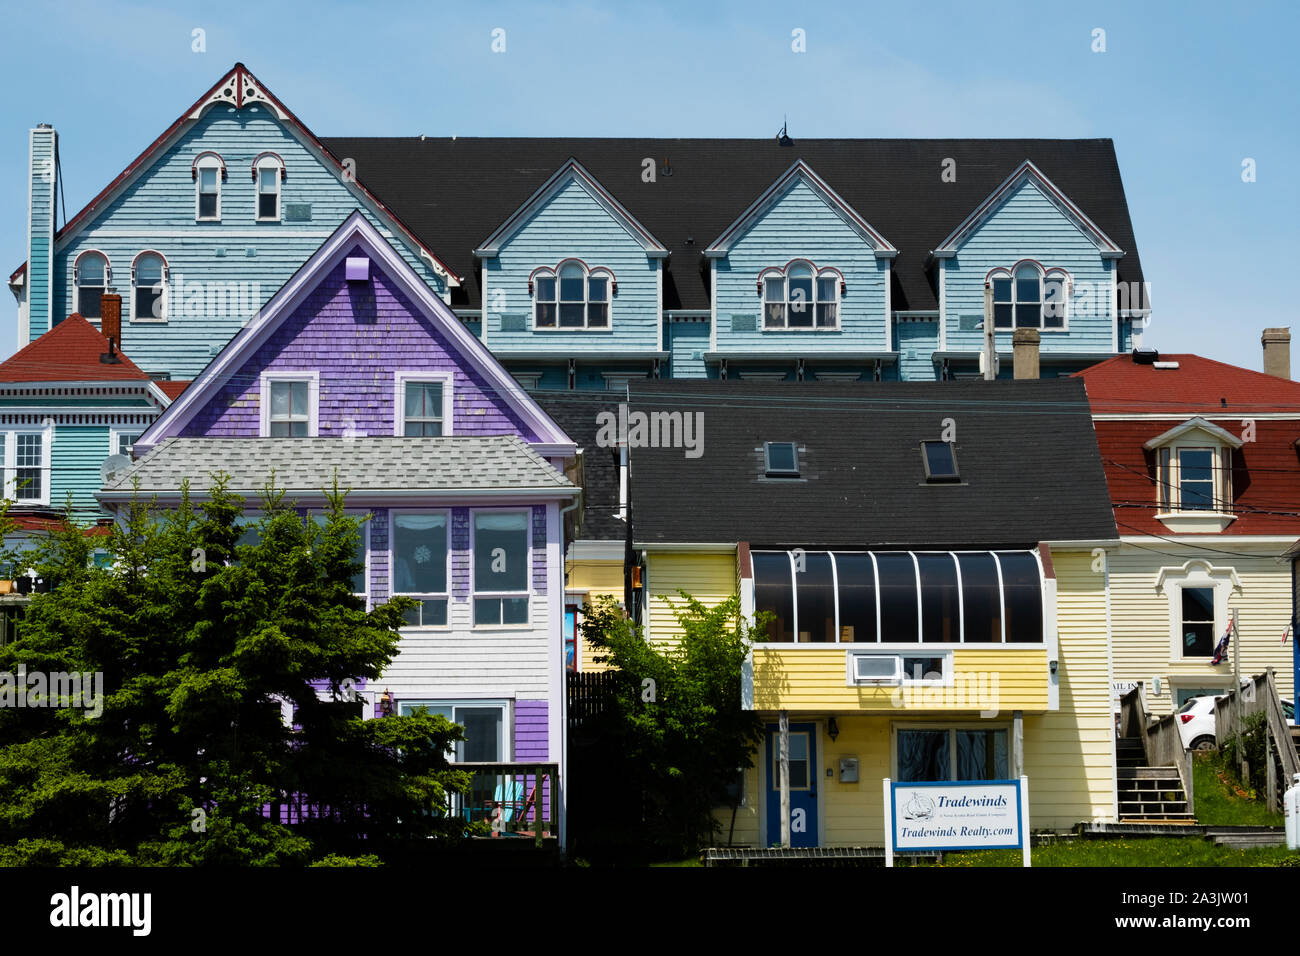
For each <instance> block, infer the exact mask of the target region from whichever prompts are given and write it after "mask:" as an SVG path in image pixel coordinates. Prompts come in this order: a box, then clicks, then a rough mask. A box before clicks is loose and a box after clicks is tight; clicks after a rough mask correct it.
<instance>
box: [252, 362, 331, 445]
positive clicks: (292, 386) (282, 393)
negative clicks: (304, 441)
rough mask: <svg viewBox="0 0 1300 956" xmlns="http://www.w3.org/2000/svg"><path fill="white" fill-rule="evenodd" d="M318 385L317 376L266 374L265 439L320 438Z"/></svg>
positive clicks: (263, 389)
mask: <svg viewBox="0 0 1300 956" xmlns="http://www.w3.org/2000/svg"><path fill="white" fill-rule="evenodd" d="M319 381H320V378H319V375H318V373H316V372H265V373H263V375H262V395H261V399H262V437H263V438H314V437H315V436H316V435H317V434H319V432H318V431H317V407H318V392H319Z"/></svg>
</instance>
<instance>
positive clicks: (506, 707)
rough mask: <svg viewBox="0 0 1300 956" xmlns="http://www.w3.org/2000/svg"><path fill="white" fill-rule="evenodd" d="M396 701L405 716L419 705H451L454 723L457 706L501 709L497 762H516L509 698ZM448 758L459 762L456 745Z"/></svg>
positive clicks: (401, 714) (398, 710)
mask: <svg viewBox="0 0 1300 956" xmlns="http://www.w3.org/2000/svg"><path fill="white" fill-rule="evenodd" d="M396 703H397V707H396V713H397V714H398V715H399V716H403V717H404V716H407V715H408V714H409V713H410V712H411V711H413V710H415V708H417V707H427V708H429V709H430V710H433V709H434V708H435V707H450V708H451V714H452V716H451V718H450V719H451V722H452V723H455V722H456V708H457V707H480V708H484V709H486V708H489V707H495V708H497V709H498V710H500V711H501V740H500V747H499V750H500V752H501V759H500V760H498V761H495V762H496V763H513V762H514V759H515V757H514V749H515V748H514V737H515V726H514V717H513V714H512V712H511V711H512V709H513V708H511V706H510V701H509V700H505V699H503V698H499V697H494V698H490V699H488V700H472V699H471V700H466V699H464V698H457V699H450V700H449V699H446V698H423V697H418V698H413V699H406V700H398V701H397V702H396ZM461 726H462V727H463V726H464V725H463V724H462V725H461ZM447 759H448V760H449V761H450V762H451V763H456V762H457V760H456V751H455V749H454V746H453V749H452V751H451V752H450V753H449V754H448V756H447Z"/></svg>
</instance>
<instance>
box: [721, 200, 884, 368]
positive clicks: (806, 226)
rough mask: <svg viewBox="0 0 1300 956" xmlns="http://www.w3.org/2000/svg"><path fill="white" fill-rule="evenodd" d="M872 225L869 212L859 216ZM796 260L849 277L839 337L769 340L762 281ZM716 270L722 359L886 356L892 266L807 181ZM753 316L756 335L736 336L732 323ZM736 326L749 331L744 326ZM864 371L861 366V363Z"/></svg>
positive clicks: (774, 335)
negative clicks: (769, 271) (786, 354)
mask: <svg viewBox="0 0 1300 956" xmlns="http://www.w3.org/2000/svg"><path fill="white" fill-rule="evenodd" d="M858 211H859V212H860V213H861V214H862V215H863V216H864V217H866V218H867V219H868V220H870V218H871V210H869V209H866V210H858ZM794 258H805V259H810V260H811V261H812V262H813V263H814V264H815V265H816V266H817V267H818V268H819V269H820V268H823V267H826V266H834V267H835V268H837V269H839V270H840V271H841V272H843V273H844V280H845V286H846V289H845V291H844V293H843V295H842V297H841V304H840V329H839V331H835V332H764V331H762V304H763V303H762V298H761V297H760V295H759V293H758V274H759V272H760V271H762V270H763V269H765V268H767V267H768V266H777V267H783V266H784V265H785V264H786V263H787V262H789V261H790V260H791V259H794ZM717 266H718V307H717V315H716V321H717V323H718V336H717V349H718V351H720V352H775V351H784V350H787V349H794V350H796V351H792V352H791V357H792V358H793V357H795V356H796V354H797V352H798V351H801V350H806V351H808V352H831V351H844V350H853V351H884V350H885V349H887V348H888V347H889V346H888V343H887V342H886V341H885V326H886V323H885V288H886V283H887V282H888V281H889V260H888V259H877V258H876V257H875V254H874V253H873V251H872V249H871V246H870V245H869V244H868V243H867V242H866V241H865V240H864V239H863V238H862V237H861V236H859V235H858V234H857V233H856V232H854V231H853V230H852V229H850V228H849V227H848V225H846V224H845V222H844V220H843V219H842V218H840V216H839V215H838V213H836V211H835V210H834V209H832V208H831V207H830V206H829V205H827V203H826V201H825V200H823V199H822V198H821V196H820V195H818V193H816V192H815V191H814V190H813V189H811V188H810V187H809V186H808V185H807V183H805V182H804V181H803V180H796V181H795V183H794V184H793V185H792V186H791V187H790V189H788V190H787V191H786V193H785V194H784V195H783V196H782V197H781V198H780V199H779V200H777V202H776V203H775V204H774V205H773V206H772V207H771V208H770V209H768V210H767V212H766V213H765V214H764V215H763V216H762V217H761V218H760V219H759V220H758V221H757V222H755V223H753V225H751V226H750V228H749V229H748V230H747V231H746V233H745V234H744V235H743V236H741V237H740V238H739V239H738V240H737V241H736V242H735V244H734V245H733V246H732V247H731V250H730V252H729V254H728V255H727V257H726V258H725V259H720V260H718V262H717ZM734 315H741V316H751V317H752V323H753V329H754V331H735V330H733V328H732V322H733V319H732V316H734ZM736 324H737V325H743V324H745V323H744V322H743V321H741V322H737V323H736ZM859 364H860V363H859Z"/></svg>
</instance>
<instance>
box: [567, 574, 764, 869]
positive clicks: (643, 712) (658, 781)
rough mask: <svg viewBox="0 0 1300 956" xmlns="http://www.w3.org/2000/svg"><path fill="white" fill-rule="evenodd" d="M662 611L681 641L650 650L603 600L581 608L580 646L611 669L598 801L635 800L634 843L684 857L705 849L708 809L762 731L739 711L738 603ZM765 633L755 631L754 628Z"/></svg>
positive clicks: (711, 820)
mask: <svg viewBox="0 0 1300 956" xmlns="http://www.w3.org/2000/svg"><path fill="white" fill-rule="evenodd" d="M679 593H681V595H682V598H683V599H684V601H685V603H684V605H681V606H678V605H671V606H672V607H673V612H674V614H675V615H676V616H677V620H678V622H679V624H680V626H681V636H680V638H679V639H678V640H676V641H675V642H671V643H662V644H658V645H656V644H651V643H649V642H648V641H646V640H645V638H644V637H643V635H642V633H641V628H640V627H639V626H638V625H636V624H633V623H632V622H631V621H629V620H627V618H626V617H625V616H624V614H623V612H622V610H621V609H620V608H619V607H618V605H617V604H615V603H614V602H613V601H612V599H603V600H601V601H599V602H598V603H597V604H596V605H594V606H592V605H588V606H586V607H584V609H583V614H584V622H583V636H584V637H585V638H586V639H587V640H588V641H589V642H590V643H591V644H592V645H593V646H594V647H595V648H597V650H598V651H599V652H600V653H599V654H598V655H597V657H596V660H598V661H603V662H606V663H610V664H613V665H615V666H616V667H617V668H618V670H617V675H618V676H617V677H616V678H615V680H616V681H617V682H618V685H619V690H618V693H617V694H616V695H615V697H614V713H613V714H612V715H610V719H609V720H608V722H607V725H606V726H605V727H603V728H602V730H603V731H604V733H605V734H607V735H608V740H607V744H608V746H607V747H606V748H604V749H605V751H606V752H607V753H614V754H618V755H619V764H618V770H617V776H616V777H612V779H617V781H618V784H617V787H616V788H615V790H614V791H612V792H611V793H610V794H609V795H608V797H609V800H610V801H611V802H612V803H614V804H616V805H618V806H620V807H621V806H623V805H624V802H625V800H626V799H627V798H629V797H630V798H631V799H632V801H633V802H635V801H636V800H639V801H640V803H639V805H638V809H639V811H640V833H639V834H638V837H639V839H638V841H637V842H638V843H639V844H640V845H641V846H642V847H645V848H648V849H650V850H651V851H652V852H654V853H656V854H659V855H667V856H681V855H684V854H688V853H693V852H695V851H696V850H698V849H699V847H701V846H702V845H704V844H706V843H708V842H710V841H711V839H712V837H713V835H714V833H715V832H716V831H717V830H718V829H719V824H718V822H717V820H716V819H715V817H714V814H713V811H714V809H715V808H717V807H719V806H721V805H723V804H724V803H725V797H724V796H723V795H724V794H725V792H726V789H727V786H728V785H729V784H731V783H732V782H734V780H735V777H736V774H737V772H738V771H739V770H740V769H741V768H747V767H751V766H753V754H754V752H755V747H756V746H757V744H758V742H759V741H760V740H761V739H762V722H761V721H760V720H759V718H758V715H757V714H755V713H754V712H753V711H747V710H743V709H742V707H741V668H742V665H743V664H744V661H745V657H746V655H747V653H748V643H747V642H748V641H749V640H751V637H750V634H751V631H750V629H749V628H748V627H747V626H746V624H745V621H744V620H743V618H742V617H741V615H740V599H739V598H738V597H735V596H733V597H731V598H730V599H728V600H727V601H724V602H722V603H721V604H719V605H717V606H716V607H706V606H705V605H703V604H701V603H700V602H699V601H697V600H695V599H694V598H693V597H691V596H690V595H689V594H686V593H685V592H679ZM758 624H759V625H760V626H765V625H764V622H761V621H760V622H758Z"/></svg>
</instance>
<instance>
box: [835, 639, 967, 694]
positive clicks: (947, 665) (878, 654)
mask: <svg viewBox="0 0 1300 956" xmlns="http://www.w3.org/2000/svg"><path fill="white" fill-rule="evenodd" d="M935 646H936V645H933V644H916V645H912V646H911V647H910V648H909V649H907V650H901V649H900V650H880V649H879V645H876V646H874V647H872V648H871V649H870V650H849V651H847V652H846V653H845V657H846V658H847V668H846V675H845V685H846V686H848V687H951V686H953V652H952V650H951V649H947V648H946V646H945V645H938V647H939V648H940V649H938V650H935V651H933V652H931V651H929V650H928V648H931V647H935ZM915 648H923V649H922V650H917V649H915ZM908 657H938V658H942V660H943V665H942V666H943V670H942V671H941V672H940V674H939V676H938V677H937V678H935V677H926V676H925V675H924V674H923V675H921V676H920V677H919V678H918V677H917V676H916V675H915V674H914V673H909V672H908V670H907V668H906V667H905V666H904V659H905V658H908ZM859 658H872V659H884V660H892V661H893V662H894V668H893V672H892V674H890V675H889V676H881V677H859V676H858V665H857V662H858V659H859Z"/></svg>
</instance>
